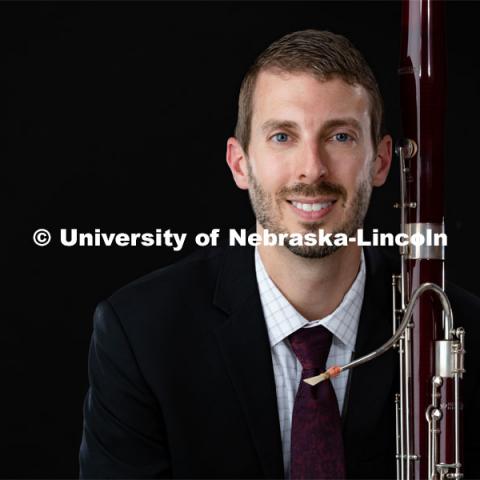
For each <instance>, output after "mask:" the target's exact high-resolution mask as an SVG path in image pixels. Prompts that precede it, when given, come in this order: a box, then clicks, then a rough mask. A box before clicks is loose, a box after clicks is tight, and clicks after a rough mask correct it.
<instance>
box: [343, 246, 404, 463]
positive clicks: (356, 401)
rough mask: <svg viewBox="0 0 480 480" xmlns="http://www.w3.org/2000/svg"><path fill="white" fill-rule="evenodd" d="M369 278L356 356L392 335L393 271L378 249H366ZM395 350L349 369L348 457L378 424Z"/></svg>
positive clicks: (392, 373) (389, 385)
mask: <svg viewBox="0 0 480 480" xmlns="http://www.w3.org/2000/svg"><path fill="white" fill-rule="evenodd" d="M365 260H366V267H367V278H366V283H365V295H364V301H363V306H362V311H361V314H360V321H359V326H358V334H357V341H356V345H355V355H354V357H355V358H359V357H361V356H363V355H365V354H367V353H370V352H371V351H373V350H375V349H377V348H378V347H379V346H380V345H382V344H383V343H384V342H385V341H386V340H388V339H389V338H390V337H391V336H392V332H393V327H392V320H391V319H392V307H391V291H390V289H391V272H390V271H389V268H388V267H387V266H386V262H385V260H382V257H381V254H380V253H379V252H378V250H374V249H366V251H365ZM396 355H397V354H396V352H395V351H393V350H389V351H387V352H386V353H384V354H383V355H382V356H381V357H379V358H376V359H375V360H372V361H371V362H368V363H366V364H364V365H361V366H359V367H356V368H354V369H353V370H352V371H351V372H350V385H349V389H348V398H346V399H345V401H346V404H347V405H346V410H345V411H344V438H345V449H346V453H347V457H348V455H349V452H353V451H354V450H355V449H357V450H358V445H361V444H362V438H363V439H364V438H365V436H366V434H368V432H369V431H370V430H371V429H372V428H375V425H377V420H378V417H379V415H380V414H381V413H382V411H383V408H382V407H383V405H384V404H385V402H389V401H392V408H393V399H391V398H390V396H391V391H392V386H393V379H394V377H395V359H396Z"/></svg>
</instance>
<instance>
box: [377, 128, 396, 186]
mask: <svg viewBox="0 0 480 480" xmlns="http://www.w3.org/2000/svg"><path fill="white" fill-rule="evenodd" d="M391 164H392V137H391V136H390V135H385V136H384V137H383V138H382V139H381V140H380V143H379V144H378V146H377V156H376V158H375V165H374V168H373V178H372V184H373V185H374V186H375V187H380V186H381V185H383V184H384V183H385V180H386V179H387V175H388V172H389V171H390V165H391Z"/></svg>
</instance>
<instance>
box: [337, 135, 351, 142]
mask: <svg viewBox="0 0 480 480" xmlns="http://www.w3.org/2000/svg"><path fill="white" fill-rule="evenodd" d="M334 137H335V140H336V141H337V142H340V143H345V142H348V141H349V140H350V135H348V133H336V134H335V135H334Z"/></svg>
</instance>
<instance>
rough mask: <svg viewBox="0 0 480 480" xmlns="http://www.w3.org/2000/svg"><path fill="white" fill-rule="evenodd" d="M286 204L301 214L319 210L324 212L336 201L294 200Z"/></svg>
mask: <svg viewBox="0 0 480 480" xmlns="http://www.w3.org/2000/svg"><path fill="white" fill-rule="evenodd" d="M287 202H288V203H289V204H290V205H292V206H293V207H295V208H296V209H297V210H300V211H302V212H320V211H321V210H326V209H328V208H329V207H331V206H332V205H333V204H334V203H335V202H336V200H328V201H326V202H309V203H304V202H297V201H295V200H287Z"/></svg>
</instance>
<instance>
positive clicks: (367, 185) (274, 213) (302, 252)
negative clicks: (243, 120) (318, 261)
mask: <svg viewBox="0 0 480 480" xmlns="http://www.w3.org/2000/svg"><path fill="white" fill-rule="evenodd" d="M247 170H248V180H249V185H250V188H249V189H248V193H249V197H250V203H251V205H252V209H253V211H254V213H255V217H256V219H257V221H258V223H260V225H261V226H262V227H263V228H264V229H265V230H268V231H269V233H274V234H277V235H278V234H285V233H287V234H289V233H293V232H289V231H288V230H287V228H286V227H285V226H284V225H283V224H282V221H281V218H280V211H281V205H282V204H283V203H284V202H285V200H286V198H287V197H288V196H289V195H292V194H297V195H298V194H301V195H303V196H305V197H318V196H320V195H335V196H337V197H338V198H337V202H339V201H341V202H342V206H343V208H345V209H347V200H348V199H347V192H346V190H345V188H344V187H343V186H341V185H338V184H334V183H331V182H327V181H323V182H321V183H318V184H315V185H308V184H305V183H297V184H295V185H293V186H292V187H283V188H282V189H280V190H279V191H278V192H277V193H276V195H275V196H272V195H269V194H268V193H267V192H265V190H264V189H263V188H262V186H261V185H260V183H259V182H258V181H257V179H256V178H255V176H254V175H253V172H252V170H251V166H250V164H249V163H248V162H247ZM371 193H372V172H370V175H369V177H368V178H364V179H363V180H362V181H361V182H360V183H359V184H358V187H357V190H356V191H355V193H354V194H353V197H352V200H351V202H350V205H349V206H348V210H347V216H346V218H345V219H344V221H343V223H342V224H341V225H339V226H338V227H337V228H335V229H334V231H333V232H331V233H333V236H335V235H336V234H338V233H343V234H346V235H347V236H348V238H350V237H352V236H356V233H357V230H358V229H359V228H361V227H362V225H363V221H364V219H365V216H366V214H367V210H368V205H369V202H370V195H371ZM275 207H276V208H275ZM300 224H301V226H302V228H303V231H302V232H298V233H303V234H305V233H315V234H317V233H318V230H319V229H320V228H323V226H324V222H314V223H304V222H301V223H300ZM329 233H330V232H329ZM285 247H286V248H287V249H288V250H290V251H291V252H292V253H294V254H295V255H298V256H300V257H303V258H323V257H326V256H328V255H331V254H332V253H334V252H335V251H337V250H338V249H339V248H341V246H338V245H313V246H310V245H296V244H293V245H292V242H291V241H290V240H289V239H287V241H286V243H285Z"/></svg>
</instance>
